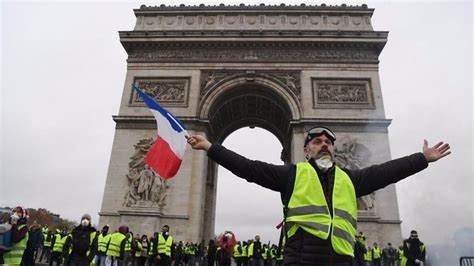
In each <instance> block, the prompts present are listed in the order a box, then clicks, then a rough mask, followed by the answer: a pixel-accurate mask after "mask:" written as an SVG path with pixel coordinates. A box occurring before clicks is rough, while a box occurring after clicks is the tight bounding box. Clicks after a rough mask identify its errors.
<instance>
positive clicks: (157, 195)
mask: <svg viewBox="0 0 474 266" xmlns="http://www.w3.org/2000/svg"><path fill="white" fill-rule="evenodd" d="M153 143H154V140H153V138H149V139H141V140H139V141H138V143H137V144H135V145H134V147H135V153H134V154H133V156H132V157H130V162H129V163H128V170H129V171H128V174H126V175H125V176H126V179H127V184H128V189H127V191H126V192H125V195H124V200H123V204H122V205H123V206H124V207H131V208H133V207H152V208H157V209H158V211H159V212H162V210H163V208H164V207H165V206H166V192H167V190H168V188H169V185H168V184H167V182H166V181H165V180H164V179H162V178H161V177H160V176H158V175H157V174H156V173H155V172H154V171H153V170H152V169H150V168H149V167H148V166H147V165H146V164H145V162H144V159H145V155H146V154H147V152H148V150H149V149H150V147H151V145H153Z"/></svg>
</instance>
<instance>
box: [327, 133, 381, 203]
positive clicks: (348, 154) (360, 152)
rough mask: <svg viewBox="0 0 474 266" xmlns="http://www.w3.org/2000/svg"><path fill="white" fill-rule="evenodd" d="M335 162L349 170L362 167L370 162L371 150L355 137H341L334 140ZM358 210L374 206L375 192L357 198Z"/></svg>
mask: <svg viewBox="0 0 474 266" xmlns="http://www.w3.org/2000/svg"><path fill="white" fill-rule="evenodd" d="M335 154H336V164H337V165H338V166H339V167H342V168H347V169H350V170H356V169H362V168H365V167H367V166H369V164H370V157H371V156H372V152H371V151H370V150H369V148H367V147H366V146H365V145H364V144H361V143H359V142H358V140H357V139H354V138H350V137H347V136H346V137H343V138H342V139H341V140H338V141H337V142H336V147H335ZM357 207H358V209H359V210H365V211H371V210H373V209H374V207H375V192H373V193H371V194H369V195H366V196H363V197H360V198H358V199H357Z"/></svg>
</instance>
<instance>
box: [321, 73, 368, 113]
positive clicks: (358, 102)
mask: <svg viewBox="0 0 474 266" xmlns="http://www.w3.org/2000/svg"><path fill="white" fill-rule="evenodd" d="M312 85H313V108H360V109H373V108H375V106H374V101H373V94H372V86H371V84H370V81H369V80H365V79H313V82H312Z"/></svg>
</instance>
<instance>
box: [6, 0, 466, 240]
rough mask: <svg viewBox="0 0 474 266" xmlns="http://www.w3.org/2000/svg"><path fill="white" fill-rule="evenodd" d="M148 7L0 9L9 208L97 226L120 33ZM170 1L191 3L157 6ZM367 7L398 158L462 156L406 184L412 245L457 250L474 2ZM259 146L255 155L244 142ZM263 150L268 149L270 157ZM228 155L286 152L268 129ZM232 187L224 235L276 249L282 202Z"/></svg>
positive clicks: (120, 81) (401, 195)
mask: <svg viewBox="0 0 474 266" xmlns="http://www.w3.org/2000/svg"><path fill="white" fill-rule="evenodd" d="M185 2H186V4H199V3H201V2H203V3H206V4H219V3H221V2H223V3H232V4H235V3H236V2H232V1H197V2H195V1H185ZM240 2H242V3H246V4H259V3H260V2H263V1H240ZM280 2H285V3H287V4H300V3H302V2H304V1H278V2H276V3H280ZM143 3H145V4H150V2H147V1H143V2H110V1H108V2H92V1H88V2H44V1H33V2H17V1H0V8H1V34H2V35H1V62H2V64H1V77H0V79H1V91H0V99H1V103H0V106H1V109H0V112H1V113H0V117H1V120H0V121H1V123H0V126H1V128H0V134H1V135H0V136H1V142H0V153H1V154H0V156H1V157H0V206H5V205H6V206H16V205H24V206H26V207H32V208H40V207H43V208H47V209H49V210H51V211H53V212H55V213H58V214H60V215H61V216H62V217H66V218H69V219H72V220H78V219H79V218H80V216H81V215H82V214H83V213H85V212H87V213H91V214H92V215H93V219H94V220H95V221H94V222H97V220H98V215H97V213H98V212H99V210H100V206H101V202H102V193H103V190H104V185H105V179H106V175H107V168H108V163H109V158H110V153H111V148H112V141H113V136H114V132H115V128H114V127H115V124H114V122H113V120H112V118H111V116H112V115H116V114H118V110H119V103H120V98H121V94H122V90H123V85H124V80H125V73H126V58H127V55H126V52H125V51H124V49H123V48H122V46H121V44H120V41H119V36H118V31H119V30H133V27H134V25H135V16H134V14H133V8H139V7H140V5H141V4H143ZM162 3H163V4H178V2H176V1H160V2H151V4H152V5H159V4H162ZM266 3H268V2H266ZM326 3H328V4H336V2H332V1H326ZM341 3H343V2H337V4H341ZM345 3H347V4H354V3H353V2H349V1H345ZM361 3H362V2H359V3H357V4H361ZM365 3H367V4H368V5H369V7H371V8H375V13H374V16H373V18H372V25H373V27H374V29H375V30H378V31H389V32H390V33H389V37H388V43H387V45H386V46H385V48H384V50H383V52H382V54H381V56H380V80H381V86H382V93H383V97H384V104H385V112H386V117H387V118H389V119H393V122H392V124H391V125H390V127H389V138H390V146H391V154H392V157H393V158H396V157H400V156H403V155H407V154H410V153H413V152H417V151H421V146H422V142H423V139H424V138H427V139H428V140H429V141H430V144H434V143H435V142H436V141H439V140H445V141H447V142H449V143H450V144H451V147H452V151H453V154H452V155H451V156H449V157H447V158H445V159H443V160H441V161H439V162H436V163H434V164H432V165H430V167H429V168H428V169H426V170H425V171H423V172H421V173H419V174H417V175H416V176H414V177H411V178H409V179H407V180H404V181H402V182H400V183H399V184H397V192H398V199H399V207H400V214H401V220H403V223H402V229H403V234H404V236H407V235H408V232H409V230H410V229H412V228H416V229H418V232H419V234H420V236H421V237H422V238H423V240H425V242H428V243H441V242H449V241H451V236H452V235H453V233H454V232H455V231H456V230H457V229H459V228H465V227H471V228H472V227H474V217H473V216H474V212H473V205H474V199H473V181H472V180H473V158H472V151H473V145H472V133H473V131H472V130H473V127H472V120H473V109H472V102H473V95H472V70H473V69H472V28H473V27H472V26H473V25H472V11H473V7H472V4H471V3H470V2H468V1H466V2H457V3H448V2H440V1H437V2H436V3H431V2H426V1H425V2H412V1H407V2H397V1H390V2H380V1H377V2H365ZM307 4H314V2H307ZM249 138H251V139H255V141H252V144H253V145H252V146H250V147H247V148H246V147H245V145H241V144H242V143H245V140H247V139H249ZM261 139H262V140H264V141H258V140H261ZM257 141H258V142H259V143H262V145H263V144H265V145H267V146H260V147H259V148H258V150H257V149H256V147H255V145H254V143H256V142H257ZM237 143H239V147H237V146H238V145H237ZM224 144H225V145H226V146H228V147H229V148H233V149H237V148H239V149H238V151H239V152H242V153H243V154H246V155H248V156H249V157H251V158H254V159H261V160H264V161H269V162H275V163H279V161H278V157H279V154H280V151H281V145H280V144H279V143H278V141H277V140H276V138H275V137H273V136H272V135H271V134H270V133H268V132H266V131H263V130H259V129H254V130H250V129H243V130H239V131H237V132H235V133H234V134H232V135H231V136H230V137H229V138H228V139H227V140H226V141H225V142H224ZM259 150H261V151H263V153H262V152H259ZM260 153H261V154H260ZM221 170H222V169H221ZM219 177H220V179H219V185H218V209H217V213H218V217H217V224H216V231H217V232H220V231H221V230H223V229H230V228H238V233H240V234H241V238H243V239H245V238H250V237H252V236H253V235H255V234H257V233H260V232H262V233H261V234H263V237H262V239H263V240H264V241H265V242H266V241H268V240H272V241H275V239H276V238H277V237H278V233H275V232H276V230H274V229H273V226H274V225H276V224H277V223H278V222H279V219H280V217H281V210H280V207H281V205H280V202H279V196H278V194H276V193H273V192H270V191H266V190H265V189H263V188H260V187H258V186H256V185H252V184H248V183H246V182H245V181H241V180H239V179H238V178H235V177H232V176H231V175H229V174H228V173H227V174H226V173H225V171H220V176H219ZM241 190H242V191H243V190H245V192H246V193H249V192H252V193H254V194H255V196H254V197H255V199H256V200H257V202H258V204H245V206H248V209H245V211H244V212H242V213H239V212H237V211H236V210H235V208H231V207H229V206H230V205H229V201H228V199H227V198H226V195H227V196H228V195H235V194H238V193H239V191H241ZM242 201H243V202H244V203H245V202H248V201H246V200H245V199H242ZM249 205H251V206H249ZM262 206H265V208H263V207H262ZM242 209H243V208H242ZM229 210H231V211H232V212H230V211H229ZM242 224H245V226H244V227H242V226H241V225H242ZM272 230H273V231H272Z"/></svg>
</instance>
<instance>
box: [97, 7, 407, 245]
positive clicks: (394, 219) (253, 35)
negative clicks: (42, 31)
mask: <svg viewBox="0 0 474 266" xmlns="http://www.w3.org/2000/svg"><path fill="white" fill-rule="evenodd" d="M134 12H135V16H136V18H137V19H136V25H135V28H134V30H132V31H121V32H120V41H121V43H122V45H123V47H124V48H125V50H126V52H127V54H128V60H127V75H126V79H125V84H124V90H123V95H122V100H121V104H120V110H119V114H118V115H116V116H114V117H113V119H114V121H115V122H116V132H115V138H114V142H113V148H112V154H111V159H110V166H109V171H108V175H107V181H106V186H105V191H104V197H103V202H102V208H101V212H100V213H99V215H100V226H102V225H104V224H110V225H111V226H112V228H117V227H118V226H119V225H121V224H128V225H129V226H130V227H131V229H132V231H134V232H136V233H140V234H145V233H146V234H148V235H150V234H152V232H155V231H159V230H160V228H161V226H162V225H163V224H169V225H171V227H172V233H173V235H174V237H175V239H176V240H183V241H194V242H200V241H201V240H203V239H204V240H206V241H207V240H208V239H210V238H211V237H213V235H214V218H215V206H216V204H215V200H216V184H217V182H216V177H217V166H216V164H215V163H213V162H212V161H210V160H209V159H208V158H207V156H206V155H205V153H204V152H191V151H190V150H188V151H187V152H186V154H185V157H184V160H183V164H182V167H181V169H180V171H179V172H178V175H177V176H176V177H175V178H173V179H171V181H163V180H162V179H160V177H159V176H157V175H156V174H155V173H154V172H153V171H151V170H149V169H148V168H147V166H145V165H144V163H143V157H144V155H145V153H146V151H147V150H148V148H149V146H150V145H151V143H152V142H153V140H154V137H155V136H156V124H155V121H154V119H153V117H152V116H151V113H150V112H149V110H148V108H146V107H145V105H144V104H143V102H142V101H141V100H140V99H139V98H137V95H136V94H135V92H133V91H132V84H136V85H138V86H140V87H142V88H144V89H145V90H146V92H147V93H148V94H149V95H152V96H153V97H154V98H155V99H156V100H157V101H159V102H160V103H161V104H162V105H163V106H165V107H166V108H167V109H168V110H169V111H171V112H172V113H173V114H175V115H176V116H178V117H179V118H180V119H181V121H182V122H183V123H184V124H185V126H186V128H187V129H188V131H189V132H191V133H197V134H202V135H205V136H207V137H208V138H209V139H210V140H212V141H219V142H222V141H223V140H224V139H225V138H226V137H227V136H228V135H229V134H230V133H232V132H233V131H235V130H237V129H239V128H241V127H245V126H257V127H261V128H264V129H267V130H268V131H270V132H272V133H273V134H274V135H275V136H276V137H277V138H278V139H279V141H280V142H281V144H282V146H283V150H282V152H281V159H282V160H283V161H284V162H286V163H291V162H298V161H300V160H303V159H304V157H303V149H302V146H303V136H304V132H305V130H307V129H309V128H311V127H313V126H315V125H326V126H329V127H331V128H332V129H334V130H335V131H336V133H337V135H338V140H337V143H336V144H337V145H336V147H337V160H338V163H339V164H340V165H342V166H345V167H352V168H354V167H355V168H357V167H364V166H366V165H369V164H374V163H380V162H384V161H386V160H389V159H390V148H389V141H388V134H387V128H388V126H389V124H390V120H389V119H386V118H385V113H384V106H383V100H382V93H381V88H380V81H379V75H378V65H379V60H378V57H379V55H380V53H381V51H382V49H383V47H384V45H385V43H386V42H387V36H388V32H385V31H374V30H373V28H372V24H371V16H372V14H373V12H374V9H371V8H368V7H367V6H366V5H362V6H346V5H341V6H326V5H321V6H308V5H304V4H303V5H299V6H287V5H284V4H281V5H276V6H268V5H264V4H261V5H258V6H246V5H238V6H226V5H219V6H206V5H199V6H185V5H180V6H173V7H171V6H164V5H162V6H155V7H147V6H141V7H140V8H139V9H135V10H134ZM188 149H190V148H189V147H188ZM359 209H360V211H359V221H358V230H361V231H364V232H365V233H366V235H368V238H369V240H371V241H372V240H373V241H377V242H379V243H386V242H388V241H392V242H395V243H399V242H401V229H400V223H401V221H400V219H399V214H398V205H397V197H396V191H395V187H394V186H393V185H392V186H389V187H387V188H385V189H384V190H381V191H377V192H376V193H375V194H374V195H371V196H367V197H365V198H363V199H359ZM269 226H273V225H269Z"/></svg>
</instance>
